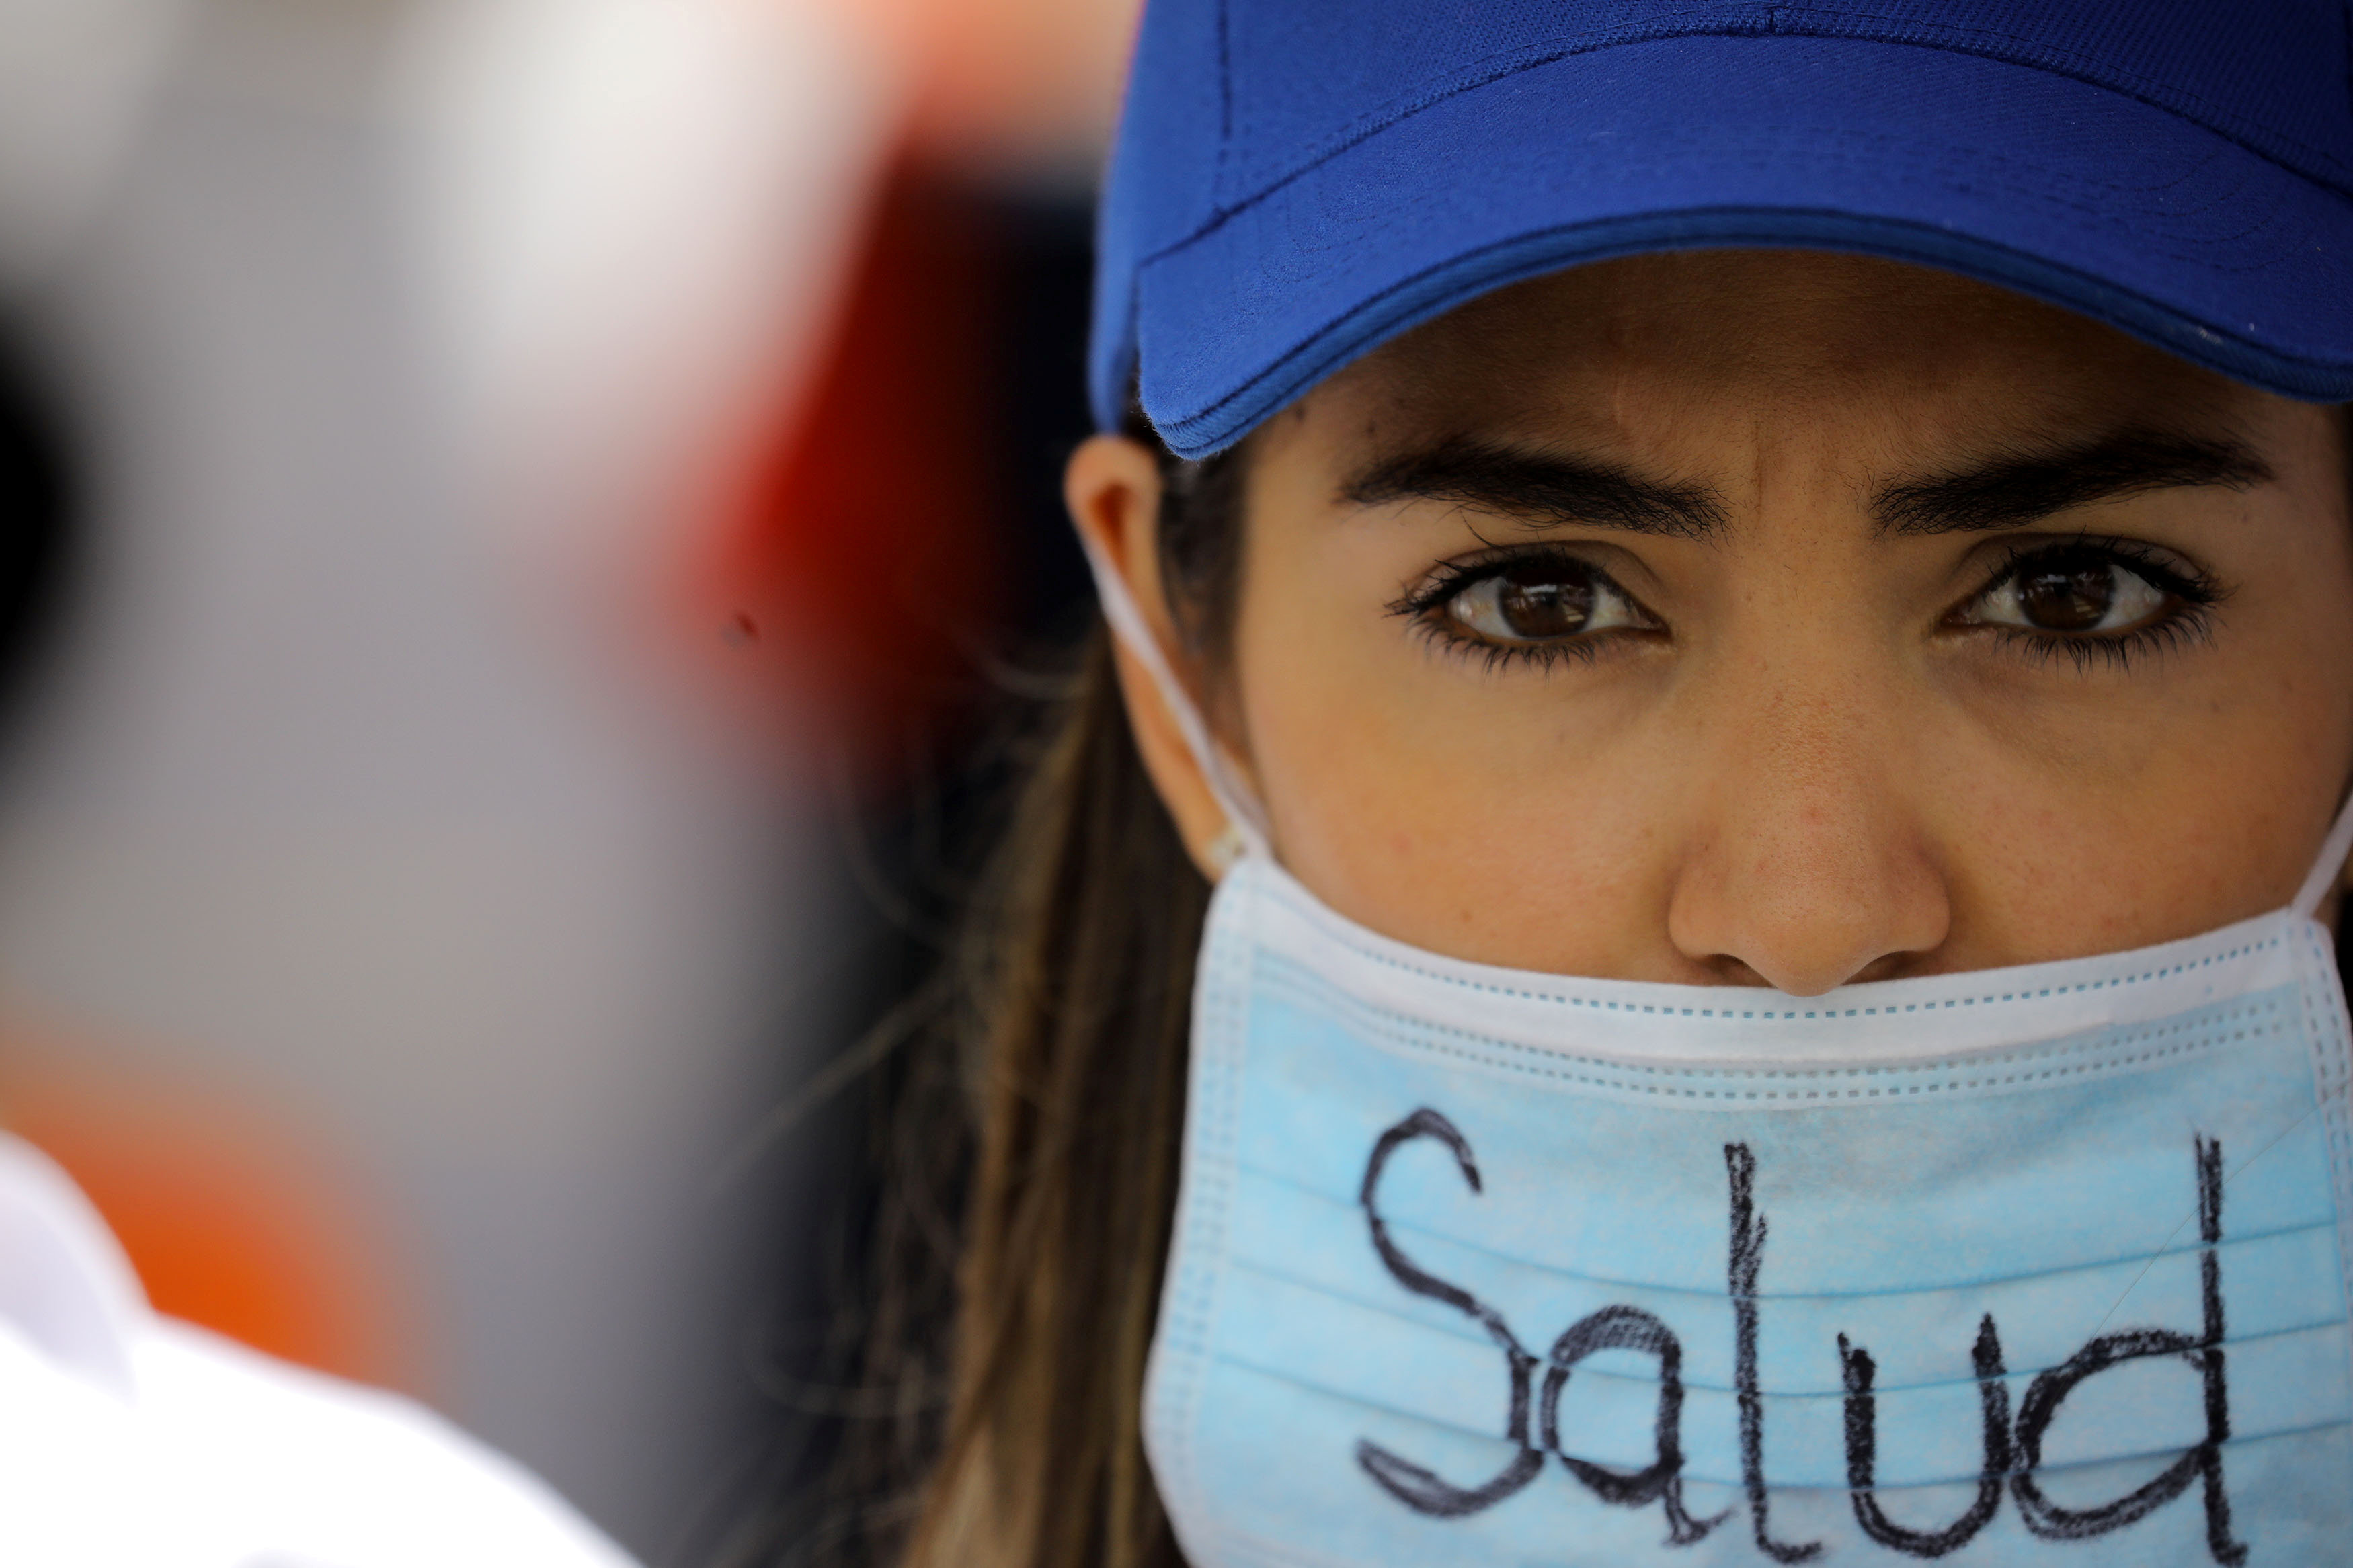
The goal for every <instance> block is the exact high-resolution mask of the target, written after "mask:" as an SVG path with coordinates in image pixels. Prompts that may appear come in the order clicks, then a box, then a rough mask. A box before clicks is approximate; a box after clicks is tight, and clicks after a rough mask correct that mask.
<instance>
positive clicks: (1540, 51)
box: [1137, 5, 2353, 267]
mask: <svg viewBox="0 0 2353 1568" xmlns="http://www.w3.org/2000/svg"><path fill="white" fill-rule="evenodd" d="M1778 9H1782V10H1787V9H1791V7H1780V8H1778ZM1224 16H1225V10H1224V6H1223V5H1220V6H1219V21H1220V33H1219V72H1220V88H1221V92H1223V93H1224V94H1225V95H1226V97H1227V100H1228V101H1227V103H1226V106H1225V110H1224V112H1225V114H1226V116H1227V121H1226V123H1225V125H1224V126H1222V127H1221V129H1220V132H1219V147H1218V171H1217V178H1216V181H1215V183H1214V184H1213V186H1212V189H1211V191H1210V199H1209V212H1208V216H1206V217H1205V218H1204V219H1203V220H1202V221H1201V223H1200V224H1199V225H1198V226H1196V227H1195V228H1194V229H1193V230H1192V231H1191V232H1190V233H1188V234H1187V235H1185V236H1184V237H1181V238H1179V239H1176V240H1175V241H1172V242H1171V243H1169V244H1168V245H1166V246H1163V247H1161V248H1160V249H1158V250H1155V251H1154V252H1152V253H1151V254H1150V255H1147V256H1145V257H1144V258H1142V260H1141V261H1139V262H1138V263H1137V265H1138V266H1139V267H1143V266H1146V265H1149V264H1150V263H1151V262H1153V261H1155V260H1157V259H1159V258H1161V257H1162V256H1165V255H1167V254H1169V253H1170V252H1173V251H1176V250H1181V249H1183V248H1184V247H1186V246H1187V245H1189V244H1191V243H1192V242H1193V241H1194V240H1197V239H1198V238H1200V237H1202V236H1204V235H1206V234H1208V233H1210V232H1211V231H1212V230H1214V229H1216V228H1217V227H1218V226H1219V225H1221V224H1223V223H1225V222H1227V221H1228V220H1229V219H1230V218H1231V217H1233V216H1235V215H1236V214H1238V213H1241V212H1246V211H1248V210H1249V209H1250V207H1252V206H1254V205H1257V204H1259V203H1260V202H1262V201H1264V200H1266V199H1267V198H1268V197H1270V196H1271V195H1274V194H1275V193H1276V192H1277V191H1280V190H1281V189H1282V187H1283V186H1285V185H1287V184H1292V183H1293V182H1294V181H1296V180H1299V179H1301V178H1303V177H1304V176H1305V175H1307V174H1312V173H1313V172H1314V170H1316V169H1317V168H1320V167H1321V166H1323V165H1324V164H1325V163H1329V162H1331V161H1332V160H1333V159H1334V158H1336V157H1338V156H1339V155H1340V154H1341V153H1345V152H1347V151H1348V150H1349V149H1350V148H1352V147H1355V146H1356V145H1357V144H1359V143H1360V142H1367V141H1370V140H1371V139H1372V138H1373V137H1375V136H1377V135H1379V134H1381V133H1382V132H1385V131H1388V129H1390V128H1391V127H1393V126H1395V125H1397V124H1398V123H1399V122H1401V121H1406V120H1409V119H1411V118H1412V117H1413V116H1415V115H1417V114H1419V113H1421V112H1422V111H1424V110H1429V109H1432V108H1435V107H1436V106H1437V105H1439V104H1440V103H1443V102H1446V101H1447V100H1451V99H1455V98H1460V97H1461V96H1463V95H1464V94H1466V93H1472V92H1476V91H1478V90H1479V89H1482V88H1485V87H1492V86H1493V85H1494V84H1495V83H1497V82H1499V81H1504V80H1506V79H1510V78H1512V77H1514V76H1518V75H1521V74H1523V73H1525V72H1527V71H1531V70H1536V69H1540V68H1543V67H1545V66H1548V65H1556V64H1558V63H1559V62H1560V61H1562V60H1566V59H1574V58H1577V57H1578V56H1580V55H1593V54H1601V53H1605V52H1607V51H1608V50H1610V49H1615V48H1627V47H1635V46H1639V45H1642V44H1655V43H1667V42H1671V41H1673V40H1676V39H1681V38H1759V37H1782V38H1799V37H1806V38H1823V39H1832V40H1840V41H1844V42H1848V43H1859V44H1876V45H1879V46H1881V47H1889V48H1917V49H1927V50H1931V51H1933V52H1935V53H1937V54H1948V55H1955V56H1958V57H1960V58H1965V59H1982V60H1989V61H1992V62H1994V63H1996V64H1999V65H2007V66H2011V67H2014V68H2017V69H2020V70H2033V71H2041V72H2042V73H2043V74H2044V75H2046V76H2054V77H2058V78H2060V79H2063V80H2067V81H2074V82H2079V83H2081V84H2083V85H2084V86H2085V87H2088V88H2091V89H2094V90H2096V91H2101V92H2108V93H2113V94H2115V95H2116V97H2118V98H2122V99H2126V100H2129V101H2131V102H2135V103H2138V104H2141V105H2143V106H2144V107H2146V108H2148V109H2153V110H2157V111H2158V112H2159V113H2162V114H2170V115H2172V116H2173V117H2174V118H2175V119H2177V120H2183V121H2188V122H2189V123H2190V124H2192V125H2195V126H2197V127H2199V128H2200V130H2203V131H2205V132H2209V133H2211V134H2212V135H2215V136H2219V137H2221V138H2222V139H2223V140H2225V141H2227V142H2231V143H2232V145H2234V146H2237V147H2240V148H2242V149H2243V150H2245V151H2246V152H2248V153H2253V155H2254V156H2256V157H2259V158H2262V159H2263V160H2264V161H2265V162H2266V163H2273V164H2275V165H2277V166H2278V167H2280V168H2282V169H2284V170H2286V171H2287V172H2288V173H2289V174H2294V175H2295V176H2297V177H2298V178H2300V179H2305V180H2309V181H2312V182H2313V183H2314V184H2321V185H2325V186H2327V188H2328V189H2330V190H2333V191H2336V192H2337V193H2338V194H2339V195H2353V170H2348V169H2347V168H2346V167H2345V166H2344V165H2343V163H2342V162H2341V161H2340V160H2338V159H2337V158H2335V157H2333V156H2332V155H2330V154H2329V153H2327V151H2326V150H2325V149H2321V148H2316V147H2312V146H2309V145H2307V144H2306V143H2305V142H2303V141H2302V140H2301V139H2300V138H2295V137H2288V136H2283V137H2282V138H2281V140H2283V141H2284V142H2289V143H2291V144H2292V145H2294V146H2295V147H2296V148H2297V149H2298V150H2299V151H2302V152H2305V153H2309V154H2311V155H2312V156H2314V157H2315V158H2317V159H2320V160H2323V161H2324V162H2326V163H2330V164H2334V165H2336V166H2337V171H2338V173H2337V178H2336V179H2333V180H2332V179H2329V178H2327V177H2324V176H2321V175H2316V174H2314V173H2313V172H2312V171H2310V170H2307V169H2303V168H2299V167H2298V166H2296V165H2295V164H2294V163H2289V162H2288V161H2287V160H2286V159H2284V158H2283V157H2281V156H2280V155H2279V154H2278V153H2274V152H2272V151H2271V150H2269V149H2268V148H2265V147H2262V146H2259V145H2257V144H2256V143H2255V142H2253V141H2251V140H2249V139H2248V138H2247V137H2246V136H2245V135H2244V134H2242V133H2240V132H2235V131H2233V130H2232V129H2231V128H2230V127H2229V126H2227V125H2225V124H2222V123H2219V122H2218V121H2221V120H2222V119H2223V118H2224V116H2223V115H2222V112H2221V110H2217V109H2215V108H2214V107H2213V106H2211V105H2208V104H2206V103H2204V101H2203V100H2192V101H2194V102H2196V103H2197V104H2198V105H2199V107H2200V109H2202V110H2205V111H2206V112H2207V113H2208V114H2210V115H2212V116H2213V117H2214V118H2213V119H2211V120H2209V119H2200V118H2199V117H2198V116H2197V115H2196V114H2192V113H2189V112H2185V111H2184V110H2182V109H2180V108H2178V107H2177V106H2175V105H2174V104H2171V103H2168V102H2165V101H2163V100H2159V99H2157V98H2155V97H2152V96H2150V95H2148V94H2147V93H2146V92H2138V91H2133V90H2130V89H2128V88H2127V87H2126V86H2125V85H2121V84H2119V83H2117V82H2113V81H2107V80H2104V79H2100V78H2098V77H2094V76H2092V75H2090V74H2088V73H2087V72H2086V71H2084V70H2081V69H2066V68H2061V67H2060V66H2058V65H2055V64H2052V63H2047V62H2043V61H2036V60H2027V59H2021V58H2018V57H2017V56H2015V55H2013V54H2003V53H1997V52H1995V51H1993V50H1990V49H1969V48H1961V47H1955V45H1953V44H1952V43H1948V42H1942V41H1935V40H1930V39H1926V38H1883V37H1867V36H1862V35H1858V34H1855V33H1852V32H1834V31H1830V30H1828V29H1823V28H1810V29H1809V28H1799V27H1788V26H1748V27H1742V26H1712V27H1646V28H1642V29H1640V30H1635V29H1628V30H1626V31H1625V32H1623V33H1620V34H1616V35H1612V36H1609V37H1603V38H1599V39H1594V40H1591V41H1588V42H1583V43H1578V44H1574V45H1567V46H1557V47H1556V46H1548V45H1532V46H1529V47H1527V48H1523V49H1516V50H1512V51H1509V52H1507V53H1504V54H1500V55H1491V56H1488V57H1487V58H1486V59H1484V60H1481V61H1478V62H1474V64H1473V65H1472V67H1470V68H1468V69H1469V70H1471V71H1473V72H1476V73H1477V74H1475V75H1469V76H1458V77H1457V78H1456V79H1454V80H1453V81H1451V82H1450V83H1449V84H1447V85H1446V86H1444V87H1443V88H1441V89H1434V90H1430V91H1427V92H1421V93H1417V94H1413V95H1409V96H1408V97H1406V98H1403V99H1398V100H1391V101H1390V102H1389V103H1387V104H1384V105H1382V106H1381V107H1380V108H1378V109H1376V110H1367V111H1366V113H1365V114H1363V115H1359V116H1358V117H1357V118H1356V121H1353V122H1352V123H1350V124H1349V125H1347V126H1345V127H1344V128H1343V129H1342V130H1340V131H1338V132H1333V133H1332V134H1330V135H1329V136H1327V137H1326V138H1325V139H1324V141H1323V142H1321V143H1319V144H1318V146H1317V148H1316V150H1315V151H1314V152H1312V153H1308V154H1306V155H1305V156H1304V157H1303V159H1302V160H1301V161H1300V162H1298V163H1295V164H1293V165H1291V166H1290V167H1287V168H1284V169H1282V171H1281V172H1280V173H1278V174H1276V175H1275V176H1274V177H1273V178H1272V179H1271V180H1269V181H1268V182H1267V183H1266V184H1263V185H1261V186H1260V187H1259V188H1258V189H1256V190H1253V191H1251V192H1250V193H1249V194H1248V195H1244V196H1240V197H1239V198H1234V199H1229V198H1228V196H1227V194H1226V193H1225V191H1224V190H1223V189H1222V186H1223V184H1224V180H1225V174H1226V168H1227V164H1228V160H1227V156H1226V153H1227V149H1228V147H1229V145H1230V143H1231V141H1232V135H1231V128H1230V116H1231V112H1232V110H1231V104H1230V93H1231V86H1230V84H1231V72H1230V69H1229V68H1228V67H1229V62H1228V58H1227V56H1226V53H1225V37H1224V33H1223V26H1222V24H1223V20H1224ZM1865 19H1873V18H1865ZM1974 32H1975V33H1976V35H1978V36H1982V37H2010V35H2006V34H1995V33H1992V32H1990V31H1989V30H1988V29H1983V28H1979V29H1975V30H1974ZM2021 41H2022V40H2021ZM1530 50H1535V51H1537V52H1535V53H1531V52H1530ZM1496 62H1509V63H1496ZM1491 64H1492V65H1493V68H1485V69H1482V68H1483V67H1488V66H1490V65H1491ZM2229 118H2231V119H2233V120H2235V119H2236V118H2237V117H2236V116H2231V117H2229Z"/></svg>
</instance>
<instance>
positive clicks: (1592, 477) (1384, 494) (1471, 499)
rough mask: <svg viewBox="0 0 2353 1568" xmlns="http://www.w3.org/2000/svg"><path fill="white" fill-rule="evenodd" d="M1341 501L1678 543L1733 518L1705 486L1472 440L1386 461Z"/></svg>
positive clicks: (1350, 485)
mask: <svg viewBox="0 0 2353 1568" xmlns="http://www.w3.org/2000/svg"><path fill="white" fill-rule="evenodd" d="M1340 495H1341V498H1342V499H1343V500H1349V501H1353V502H1355V503H1356V504H1357V505H1359V506H1377V505H1379V504H1381V503H1383V502H1385V501H1398V500H1450V501H1455V502H1458V503H1460V504H1461V505H1464V506H1469V507H1476V508H1478V509H1480V510H1484V511H1495V512H1502V513H1504V514H1506V515H1508V516H1513V517H1519V518H1525V519H1526V520H1527V521H1530V522H1531V523H1533V524H1535V525H1536V526H1538V527H1543V526H1546V525H1548V524H1554V523H1582V524H1584V525H1586V526H1588V527H1594V528H1617V529H1623V530H1625V531H1628V532H1630V533H1653V534H1664V535H1667V536H1669V537H1672V538H1676V539H1704V538H1706V537H1708V536H1710V535H1712V534H1715V533H1716V532H1719V531H1722V529H1723V528H1724V526H1725V517H1726V513H1725V506H1724V500H1723V497H1722V496H1721V495H1719V494H1718V493H1717V492H1716V491H1715V490H1714V489H1709V488H1708V487H1707V486H1705V485H1689V484H1667V483H1662V482H1660V481H1658V480H1655V479H1643V478H1641V477H1640V476H1639V475H1636V474H1633V473H1630V472H1629V471H1628V470H1626V469H1624V468H1619V467H1617V466H1615V465H1613V464H1609V463H1602V462H1596V461H1593V460H1590V459H1588V458H1570V457H1557V456H1553V455H1549V454H1544V453H1535V452H1516V451H1514V450H1512V449H1511V448H1509V447H1498V446H1493V445H1491V444H1489V443H1487V442H1484V441H1478V440H1473V439H1471V438H1470V437H1452V438H1451V439H1449V440H1446V441H1441V442H1440V443H1439V444H1438V445H1437V446H1435V447H1427V448H1424V449H1423V450H1421V451H1418V452H1408V453H1405V454H1403V455H1402V456H1399V457H1395V458H1385V459H1383V460H1382V461H1380V462H1378V463H1376V464H1375V465H1373V466H1372V467H1371V468H1366V470H1364V471H1363V472H1362V473H1360V474H1358V475H1356V477H1355V478H1354V479H1350V480H1348V481H1347V482H1346V483H1345V484H1344V485H1342V486H1341V487H1340Z"/></svg>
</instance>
